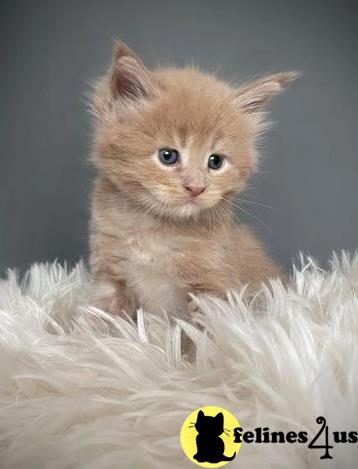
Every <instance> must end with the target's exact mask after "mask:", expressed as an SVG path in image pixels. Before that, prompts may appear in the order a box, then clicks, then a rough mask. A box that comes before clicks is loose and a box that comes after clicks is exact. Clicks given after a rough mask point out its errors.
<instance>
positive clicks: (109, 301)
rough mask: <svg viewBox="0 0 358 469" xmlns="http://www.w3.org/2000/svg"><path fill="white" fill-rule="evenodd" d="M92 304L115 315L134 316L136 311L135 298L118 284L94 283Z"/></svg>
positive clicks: (108, 282)
mask: <svg viewBox="0 0 358 469" xmlns="http://www.w3.org/2000/svg"><path fill="white" fill-rule="evenodd" d="M90 303H91V304H93V306H96V307H97V308H99V309H101V310H103V311H106V312H107V313H111V314H113V315H123V314H128V315H129V316H134V314H135V311H136V308H135V302H134V300H133V298H131V297H130V296H129V295H128V294H127V293H126V292H125V290H124V288H123V287H122V285H121V284H118V283H117V282H111V281H101V282H94V285H93V293H92V295H91V298H90Z"/></svg>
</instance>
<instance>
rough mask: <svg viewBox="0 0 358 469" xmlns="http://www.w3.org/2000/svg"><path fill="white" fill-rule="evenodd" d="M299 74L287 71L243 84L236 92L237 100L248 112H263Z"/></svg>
mask: <svg viewBox="0 0 358 469" xmlns="http://www.w3.org/2000/svg"><path fill="white" fill-rule="evenodd" d="M299 76H300V74H299V73H298V72H285V73H276V74H275V75H269V76H267V77H263V78H259V79H258V80H255V81H252V82H251V83H248V84H246V85H243V86H241V87H240V88H239V89H238V90H237V92H236V93H235V102H236V103H237V104H238V105H239V106H240V108H241V109H242V110H243V111H244V112H246V113H248V114H252V113H256V112H261V111H263V109H264V107H265V106H266V104H267V103H268V102H269V101H270V100H271V98H272V97H273V96H274V95H276V94H277V93H280V92H281V91H283V89H284V88H285V87H286V86H287V85H288V84H289V83H290V82H291V81H294V80H296V79H297V78H299Z"/></svg>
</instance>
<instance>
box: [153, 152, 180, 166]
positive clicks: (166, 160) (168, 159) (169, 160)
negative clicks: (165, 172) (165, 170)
mask: <svg viewBox="0 0 358 469" xmlns="http://www.w3.org/2000/svg"><path fill="white" fill-rule="evenodd" d="M158 158H159V161H160V162H161V163H163V164H165V165H171V164H175V163H177V162H178V161H179V152H178V151H177V150H174V149H171V148H162V149H161V150H159V151H158Z"/></svg>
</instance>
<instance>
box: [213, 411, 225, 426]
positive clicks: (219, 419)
mask: <svg viewBox="0 0 358 469" xmlns="http://www.w3.org/2000/svg"><path fill="white" fill-rule="evenodd" d="M215 421H216V423H217V424H218V425H219V426H224V414H223V413H222V412H219V413H218V414H216V415H215Z"/></svg>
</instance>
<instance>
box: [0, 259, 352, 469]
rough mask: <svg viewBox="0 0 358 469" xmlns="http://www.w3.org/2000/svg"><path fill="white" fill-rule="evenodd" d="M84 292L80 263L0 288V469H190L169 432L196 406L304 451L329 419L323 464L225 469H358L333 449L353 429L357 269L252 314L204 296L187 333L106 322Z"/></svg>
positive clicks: (273, 448) (264, 303)
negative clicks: (301, 437)
mask: <svg viewBox="0 0 358 469" xmlns="http://www.w3.org/2000/svg"><path fill="white" fill-rule="evenodd" d="M90 288H91V287H90V279H89V276H88V273H87V271H86V269H85V268H84V267H83V265H82V264H79V265H77V266H76V268H74V269H73V270H69V269H67V268H66V267H61V266H60V265H58V264H51V265H34V266H33V267H32V268H31V270H30V271H29V272H28V273H27V275H26V276H25V278H24V280H23V281H22V282H21V283H20V282H19V281H18V279H17V277H16V275H15V274H14V272H9V274H8V277H7V278H6V279H4V280H2V281H0V467H1V468H4V469H13V468H16V469H22V468H26V469H43V468H46V469H47V468H50V469H65V468H86V469H102V468H134V469H136V468H138V469H141V468H143V469H144V468H145V469H148V468H174V469H176V468H190V467H194V465H193V463H191V462H190V461H189V460H187V459H186V457H185V456H184V453H183V452H182V450H181V447H180V443H179V433H180V428H181V425H182V423H183V421H184V419H185V418H186V417H187V416H188V415H189V414H190V413H191V412H192V411H193V410H195V409H197V408H199V407H202V406H205V405H215V406H220V407H224V408H225V409H227V410H229V411H230V412H232V413H233V414H234V415H235V416H236V417H237V419H238V420H239V422H240V424H241V426H242V427H243V428H244V430H249V429H255V428H256V427H269V428H270V430H277V431H284V432H288V431H296V432H298V431H307V432H308V435H310V437H311V438H312V437H313V436H314V435H316V434H317V431H318V429H319V428H320V426H319V425H318V424H317V423H316V417H318V416H324V417H325V418H326V420H327V424H328V426H329V439H330V440H329V443H330V446H333V448H332V449H330V454H331V455H332V456H333V459H326V460H320V456H322V455H323V454H324V449H317V448H316V449H315V448H312V449H310V448H308V444H300V443H293V444H292V443H291V444H290V443H279V444H272V443H271V444H269V443H266V444H259V443H252V444H246V443H243V445H242V448H241V450H240V452H239V453H238V455H237V457H236V459H235V460H234V461H232V462H230V463H229V466H228V467H246V468H250V469H254V468H265V469H266V468H275V469H277V468H288V467H290V468H315V467H327V468H332V467H337V468H338V467H339V468H340V469H343V468H345V469H349V468H356V467H358V462H357V461H358V450H357V448H358V443H357V444H352V443H346V444H336V443H334V442H333V440H332V432H333V431H344V430H347V431H352V430H354V431H357V430H358V399H357V392H358V342H357V339H358V256H355V257H353V258H349V256H347V255H345V254H343V255H342V257H341V258H340V259H337V257H334V258H333V260H332V262H331V268H330V270H329V271H323V270H321V269H320V268H319V267H318V266H317V265H316V264H315V263H314V262H313V261H312V260H310V259H306V260H304V265H303V267H302V268H300V269H299V270H295V272H294V279H293V280H292V284H291V286H290V287H288V288H287V289H285V288H284V287H283V286H282V285H281V284H280V283H279V282H277V281H276V282H272V285H271V288H266V287H263V288H262V291H261V292H260V294H259V295H258V296H257V297H256V298H255V300H254V301H253V302H251V303H250V304H246V303H245V302H244V300H243V296H242V292H240V291H239V292H235V293H232V294H230V295H229V297H228V301H227V302H225V301H220V300H216V299H213V298H209V297H205V296H203V297H201V298H198V299H197V300H196V301H197V304H198V309H199V311H198V312H197V313H195V316H194V318H193V322H190V323H189V322H186V321H184V320H181V319H177V320H176V319H169V318H168V317H167V316H166V315H165V314H164V313H159V314H158V315H157V316H152V315H147V314H145V313H143V312H141V311H139V312H138V319H137V322H136V323H135V322H133V321H130V320H127V319H125V318H121V317H110V316H108V315H106V314H105V313H104V312H102V311H99V310H96V309H94V308H91V307H89V306H88V305H86V298H87V297H88V292H89V290H90ZM183 332H185V333H186V334H187V335H188V336H189V337H190V338H191V340H192V341H193V342H194V346H195V348H194V352H195V353H194V357H193V358H192V359H191V360H189V359H187V358H186V357H185V356H184V355H183V353H182V351H181V335H182V334H183ZM323 435H324V434H322V437H323ZM323 441H324V439H323ZM316 444H317V443H316Z"/></svg>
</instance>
